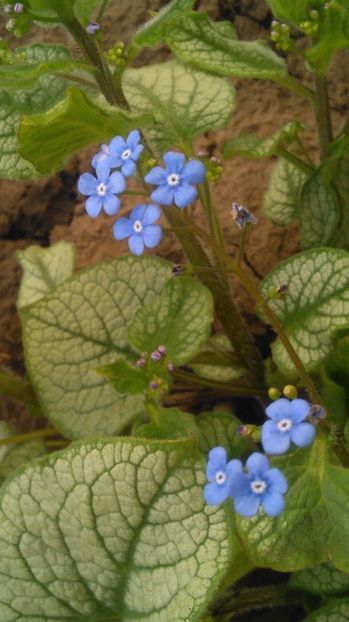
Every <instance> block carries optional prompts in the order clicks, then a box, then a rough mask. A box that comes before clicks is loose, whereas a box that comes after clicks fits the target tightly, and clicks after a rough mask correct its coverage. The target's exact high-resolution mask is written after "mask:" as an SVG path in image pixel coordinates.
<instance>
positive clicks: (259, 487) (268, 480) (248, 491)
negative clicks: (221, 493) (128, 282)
mask: <svg viewBox="0 0 349 622" xmlns="http://www.w3.org/2000/svg"><path fill="white" fill-rule="evenodd" d="M235 462H239V468H236V467H235V472H234V474H233V475H232V477H231V478H230V482H229V489H230V490H229V492H230V494H231V496H232V497H233V499H234V507H235V510H236V512H238V514H241V515H242V516H245V517H247V518H250V517H251V516H255V514H257V512H258V509H259V506H260V505H262V506H263V508H264V511H265V513H266V514H268V516H272V517H274V516H278V515H279V514H280V513H281V512H282V510H283V509H284V506H285V501H284V498H283V495H284V494H285V492H287V489H288V484H287V480H286V478H285V476H284V475H283V474H282V473H281V471H280V470H279V469H270V468H269V460H268V458H266V456H264V455H263V454H259V453H257V452H255V453H254V454H252V455H251V456H250V457H249V458H248V460H247V462H246V468H247V471H246V472H244V470H243V468H242V463H241V462H240V460H236V461H235Z"/></svg>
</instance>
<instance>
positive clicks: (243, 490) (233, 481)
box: [229, 469, 251, 498]
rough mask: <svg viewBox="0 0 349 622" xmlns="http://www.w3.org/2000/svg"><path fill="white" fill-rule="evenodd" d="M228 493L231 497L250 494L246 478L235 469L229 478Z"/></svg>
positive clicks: (241, 472)
mask: <svg viewBox="0 0 349 622" xmlns="http://www.w3.org/2000/svg"><path fill="white" fill-rule="evenodd" d="M229 491H230V494H231V496H232V497H234V498H235V497H241V496H242V497H243V496H245V495H248V494H249V493H250V492H251V489H250V482H249V478H248V476H247V475H246V474H245V473H243V471H242V470H241V471H240V472H239V471H238V470H237V469H236V471H235V472H234V473H233V474H231V475H230V476H229Z"/></svg>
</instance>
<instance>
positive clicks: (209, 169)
mask: <svg viewBox="0 0 349 622" xmlns="http://www.w3.org/2000/svg"><path fill="white" fill-rule="evenodd" d="M197 155H198V158H199V159H200V160H201V162H202V163H203V164H204V166H205V168H206V179H207V180H208V181H219V180H220V178H221V176H222V173H223V165H222V162H221V160H219V158H216V157H215V156H212V157H209V155H208V153H207V152H206V151H199V153H198V154H197Z"/></svg>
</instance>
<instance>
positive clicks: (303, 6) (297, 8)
mask: <svg viewBox="0 0 349 622" xmlns="http://www.w3.org/2000/svg"><path fill="white" fill-rule="evenodd" d="M267 2H268V4H269V5H270V7H271V10H272V12H273V15H274V17H276V19H280V20H282V21H283V22H290V23H291V24H294V25H296V26H297V25H299V24H300V22H302V21H304V20H305V19H307V17H308V14H307V9H308V5H309V0H292V2H290V0H267Z"/></svg>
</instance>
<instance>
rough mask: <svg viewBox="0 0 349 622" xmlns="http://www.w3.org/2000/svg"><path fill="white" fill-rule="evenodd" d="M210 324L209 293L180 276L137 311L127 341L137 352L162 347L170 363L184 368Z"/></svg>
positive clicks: (202, 287) (187, 278) (187, 277)
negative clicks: (156, 297)
mask: <svg viewBox="0 0 349 622" xmlns="http://www.w3.org/2000/svg"><path fill="white" fill-rule="evenodd" d="M212 321H213V299H212V295H211V292H210V291H209V290H208V289H207V288H206V287H204V285H202V284H201V283H199V281H197V280H196V279H194V278H192V277H190V276H182V277H180V278H177V279H171V280H170V281H169V282H168V283H167V284H166V287H165V288H164V291H163V293H162V295H161V297H160V296H159V298H158V299H157V300H154V301H153V302H152V303H151V304H150V305H149V306H144V307H142V308H140V309H139V310H138V311H137V313H136V314H135V316H134V318H133V320H132V322H131V323H130V325H129V329H128V339H129V342H130V344H131V345H132V346H133V347H134V348H136V350H138V351H139V352H152V351H153V350H156V348H157V347H158V346H159V345H164V346H165V347H166V350H167V355H168V358H169V360H170V361H172V362H173V363H175V364H176V365H183V363H186V362H188V361H190V359H192V358H193V357H194V356H195V355H196V354H198V352H199V351H200V349H201V346H202V344H203V343H205V341H206V340H207V338H208V336H209V333H210V326H211V323H212Z"/></svg>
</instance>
